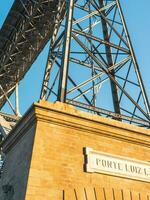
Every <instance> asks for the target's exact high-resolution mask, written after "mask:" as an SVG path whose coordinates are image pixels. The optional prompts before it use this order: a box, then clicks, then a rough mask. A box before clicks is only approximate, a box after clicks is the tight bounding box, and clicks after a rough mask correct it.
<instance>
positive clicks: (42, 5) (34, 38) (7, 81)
mask: <svg viewBox="0 0 150 200" xmlns="http://www.w3.org/2000/svg"><path fill="white" fill-rule="evenodd" d="M57 4H58V0H40V1H34V0H23V1H18V0H15V2H14V4H13V6H12V8H11V10H10V12H9V15H8V16H7V18H6V20H5V22H4V24H3V26H2V28H1V30H0V87H1V88H0V108H2V106H3V105H4V104H5V102H6V95H7V96H8V97H9V96H10V95H11V94H12V92H13V91H14V89H15V86H16V83H17V82H19V81H20V80H21V79H22V78H23V77H24V75H25V74H26V72H27V71H28V70H29V69H30V67H31V65H32V63H33V62H34V61H35V59H36V58H37V56H38V55H39V53H40V52H41V51H42V49H43V48H44V46H45V44H46V43H47V42H48V40H49V39H50V37H51V35H52V32H53V31H52V30H53V26H54V22H55V15H56V13H57Z"/></svg>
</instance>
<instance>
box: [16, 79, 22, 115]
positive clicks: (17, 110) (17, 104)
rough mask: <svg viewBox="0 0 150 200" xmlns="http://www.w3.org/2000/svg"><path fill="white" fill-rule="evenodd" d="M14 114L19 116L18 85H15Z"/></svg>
mask: <svg viewBox="0 0 150 200" xmlns="http://www.w3.org/2000/svg"><path fill="white" fill-rule="evenodd" d="M16 114H17V116H21V115H20V112H19V84H18V82H17V83H16Z"/></svg>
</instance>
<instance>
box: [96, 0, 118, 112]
mask: <svg viewBox="0 0 150 200" xmlns="http://www.w3.org/2000/svg"><path fill="white" fill-rule="evenodd" d="M99 5H100V7H102V8H103V7H104V3H103V0H102V1H100V0H99ZM102 13H103V14H104V16H105V15H106V14H105V11H102ZM101 21H102V29H103V36H104V40H105V41H107V42H109V33H108V27H107V23H106V21H105V20H104V19H103V17H102V16H101ZM105 49H106V58H107V62H108V67H111V66H113V65H114V63H113V58H112V54H111V47H110V46H108V45H105ZM111 75H112V76H113V78H114V79H115V72H114V70H113V69H112V70H111ZM110 84H111V91H112V99H113V105H114V111H115V113H118V114H121V112H120V105H119V98H118V91H117V86H116V84H115V83H114V82H113V81H112V80H110Z"/></svg>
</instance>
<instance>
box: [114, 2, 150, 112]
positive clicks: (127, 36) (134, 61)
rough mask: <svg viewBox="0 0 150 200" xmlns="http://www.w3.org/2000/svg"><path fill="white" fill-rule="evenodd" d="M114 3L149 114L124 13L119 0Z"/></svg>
mask: <svg viewBox="0 0 150 200" xmlns="http://www.w3.org/2000/svg"><path fill="white" fill-rule="evenodd" d="M116 3H117V6H118V10H119V14H120V17H121V21H122V24H123V26H124V30H125V34H126V38H127V41H128V45H129V49H130V52H131V56H132V59H133V63H134V68H135V72H136V74H137V78H138V82H139V85H140V88H141V92H142V95H143V99H144V104H145V106H146V109H147V113H148V115H149V116H150V105H149V101H148V97H147V95H146V91H145V87H144V83H143V81H142V77H141V73H140V70H139V66H138V63H137V60H136V56H135V53H134V49H133V46H132V43H131V39H130V36H129V32H128V29H127V25H126V22H125V19H124V15H123V11H122V8H121V5H120V1H119V0H116Z"/></svg>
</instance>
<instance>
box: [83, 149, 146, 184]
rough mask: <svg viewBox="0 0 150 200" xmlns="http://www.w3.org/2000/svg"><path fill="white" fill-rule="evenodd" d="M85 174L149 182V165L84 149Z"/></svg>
mask: <svg viewBox="0 0 150 200" xmlns="http://www.w3.org/2000/svg"><path fill="white" fill-rule="evenodd" d="M85 156H86V163H85V167H86V172H91V173H92V172H97V173H102V174H109V175H113V176H120V177H126V178H130V179H136V180H141V181H146V182H150V163H149V162H143V161H140V160H135V159H129V158H126V157H121V156H116V155H112V154H107V153H103V152H100V151H95V150H93V149H91V148H85Z"/></svg>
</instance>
